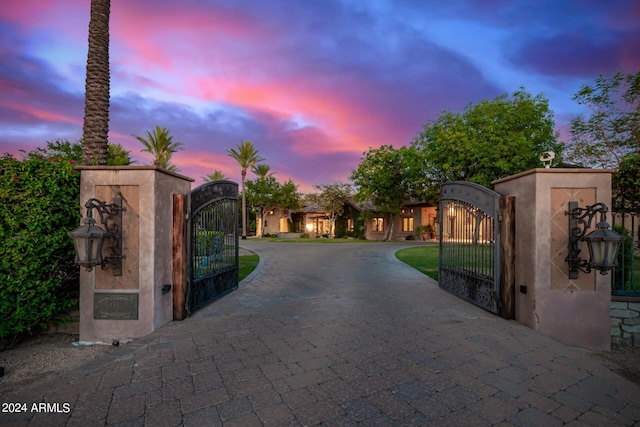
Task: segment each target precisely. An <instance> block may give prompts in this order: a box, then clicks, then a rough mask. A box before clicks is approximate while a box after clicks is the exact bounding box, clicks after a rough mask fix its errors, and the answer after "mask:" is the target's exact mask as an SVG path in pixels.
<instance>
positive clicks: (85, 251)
mask: <svg viewBox="0 0 640 427" xmlns="http://www.w3.org/2000/svg"><path fill="white" fill-rule="evenodd" d="M84 206H85V207H86V208H87V217H86V218H85V219H84V221H83V222H82V223H83V225H81V226H80V227H78V228H76V229H75V230H73V231H70V232H69V233H67V235H68V236H69V237H71V238H72V239H73V245H74V246H75V249H76V264H78V265H80V266H81V267H84V268H86V269H87V271H91V270H92V269H93V267H95V266H98V265H100V266H101V267H102V269H103V270H104V269H105V268H106V267H107V266H108V265H110V266H111V267H112V268H113V275H114V276H122V258H124V256H122V211H124V210H125V208H123V207H122V199H121V198H120V197H116V198H115V199H114V200H113V202H112V203H109V204H107V203H106V202H103V201H101V200H98V199H93V198H92V199H89V200H87V203H86V204H85V205H84ZM94 209H96V210H97V211H98V214H99V215H100V222H101V223H102V225H104V227H105V228H106V230H104V229H103V228H102V227H100V226H98V225H96V220H95V219H93V210H94ZM107 240H110V246H109V249H110V251H111V254H110V255H109V256H106V257H103V256H102V250H103V247H104V244H105V242H106V241H107Z"/></svg>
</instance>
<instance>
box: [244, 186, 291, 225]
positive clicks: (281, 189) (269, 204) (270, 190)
mask: <svg viewBox="0 0 640 427" xmlns="http://www.w3.org/2000/svg"><path fill="white" fill-rule="evenodd" d="M245 193H246V197H247V200H248V201H249V203H250V204H251V205H252V206H254V207H256V208H258V209H259V210H260V215H261V218H262V221H261V229H260V230H257V232H258V236H260V237H262V236H263V235H264V221H265V216H266V213H267V212H268V211H270V210H273V209H276V208H281V209H299V208H300V194H299V193H298V188H297V186H296V185H295V184H294V183H293V181H291V180H288V181H287V182H285V183H284V184H280V183H279V182H278V181H277V180H276V179H275V178H274V177H273V176H272V175H269V176H267V177H265V178H256V179H254V180H249V181H247V182H246V191H245V192H243V194H245Z"/></svg>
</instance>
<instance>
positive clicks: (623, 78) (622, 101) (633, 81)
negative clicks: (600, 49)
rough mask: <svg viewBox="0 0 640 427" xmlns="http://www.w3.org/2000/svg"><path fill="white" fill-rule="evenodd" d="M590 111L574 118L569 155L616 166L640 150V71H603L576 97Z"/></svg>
mask: <svg viewBox="0 0 640 427" xmlns="http://www.w3.org/2000/svg"><path fill="white" fill-rule="evenodd" d="M573 100H574V101H577V102H578V104H581V105H584V106H585V107H587V109H588V110H589V111H590V115H589V117H585V116H584V115H582V116H577V117H574V118H573V119H572V120H571V141H572V144H571V145H570V146H569V150H568V151H569V159H571V160H572V161H575V162H578V163H580V164H582V165H584V166H588V167H601V168H616V167H618V165H619V164H620V163H621V161H622V158H623V157H624V156H625V155H627V154H629V153H632V152H634V151H636V152H637V151H640V71H638V72H637V73H635V74H622V73H617V74H616V75H615V76H613V77H605V76H603V75H600V76H599V77H598V78H597V79H596V81H595V84H594V85H584V86H582V88H580V90H579V91H578V93H576V94H575V95H574V97H573Z"/></svg>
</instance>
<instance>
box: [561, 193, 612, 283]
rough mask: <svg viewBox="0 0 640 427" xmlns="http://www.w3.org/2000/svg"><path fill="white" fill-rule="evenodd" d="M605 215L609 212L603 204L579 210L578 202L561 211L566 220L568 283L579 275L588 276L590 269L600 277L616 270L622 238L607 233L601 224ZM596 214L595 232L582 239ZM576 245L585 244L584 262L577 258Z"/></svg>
mask: <svg viewBox="0 0 640 427" xmlns="http://www.w3.org/2000/svg"><path fill="white" fill-rule="evenodd" d="M607 212H609V208H607V205H605V204H604V203H596V204H594V205H589V206H587V207H585V208H581V207H578V202H569V210H568V211H565V215H568V216H569V255H568V256H567V258H566V259H565V260H566V261H567V263H568V264H569V278H570V279H577V278H578V273H579V272H580V271H582V272H584V273H590V272H591V269H595V270H598V271H599V272H600V274H607V273H608V272H609V270H611V269H613V268H614V267H616V265H617V264H616V258H617V256H618V250H619V249H620V244H621V243H622V241H623V240H624V237H623V236H621V235H620V234H618V233H616V232H615V231H612V230H609V224H608V223H607V222H606V220H605V219H606V214H607ZM596 214H600V221H599V222H598V223H597V224H596V230H594V231H592V232H591V233H589V234H587V235H586V236H585V233H586V231H587V229H589V228H590V227H591V222H592V221H593V217H594V216H595V215H596ZM580 241H583V242H586V243H587V248H588V249H589V260H588V261H587V260H585V259H582V258H580V249H578V243H579V242H580Z"/></svg>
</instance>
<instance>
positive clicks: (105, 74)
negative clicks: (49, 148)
mask: <svg viewBox="0 0 640 427" xmlns="http://www.w3.org/2000/svg"><path fill="white" fill-rule="evenodd" d="M110 9H111V2H110V0H91V18H90V20H89V50H88V53H87V76H86V80H85V99H84V123H83V125H82V130H83V133H82V141H83V143H82V164H84V165H95V164H98V165H106V164H107V145H108V142H107V136H108V134H109V12H110Z"/></svg>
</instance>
